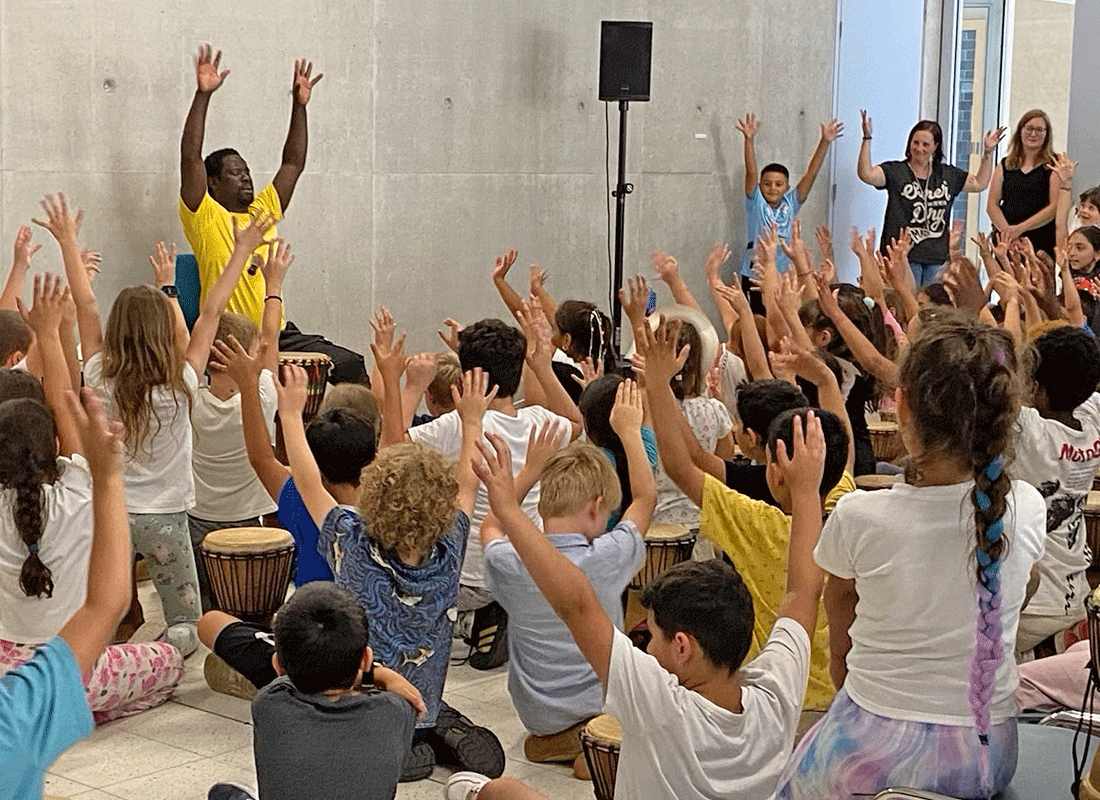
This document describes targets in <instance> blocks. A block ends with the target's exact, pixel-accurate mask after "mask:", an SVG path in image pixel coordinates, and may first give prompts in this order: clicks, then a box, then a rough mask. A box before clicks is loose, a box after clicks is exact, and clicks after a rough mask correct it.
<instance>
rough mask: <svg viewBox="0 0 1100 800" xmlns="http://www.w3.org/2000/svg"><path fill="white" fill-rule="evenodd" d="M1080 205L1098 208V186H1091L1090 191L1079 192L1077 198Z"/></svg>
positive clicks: (1099, 197) (1099, 200) (1099, 198)
mask: <svg viewBox="0 0 1100 800" xmlns="http://www.w3.org/2000/svg"><path fill="white" fill-rule="evenodd" d="M1079 200H1080V202H1082V203H1089V204H1091V205H1093V206H1095V207H1096V208H1100V186H1093V187H1092V188H1091V189H1085V191H1083V192H1081V197H1080V198H1079Z"/></svg>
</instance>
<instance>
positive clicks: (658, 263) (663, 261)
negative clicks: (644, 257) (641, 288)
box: [649, 250, 680, 283]
mask: <svg viewBox="0 0 1100 800" xmlns="http://www.w3.org/2000/svg"><path fill="white" fill-rule="evenodd" d="M649 260H650V261H652V262H653V272H654V274H655V275H656V276H657V278H658V279H659V280H662V281H664V282H665V283H668V282H669V281H674V280H676V279H677V278H678V277H680V265H679V263H677V261H676V259H675V258H673V257H672V256H670V255H669V254H668V253H664V252H662V251H660V250H654V251H653V252H652V253H650V254H649Z"/></svg>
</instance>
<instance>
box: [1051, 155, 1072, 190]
mask: <svg viewBox="0 0 1100 800" xmlns="http://www.w3.org/2000/svg"><path fill="white" fill-rule="evenodd" d="M1053 169H1054V173H1055V174H1056V175H1057V176H1058V180H1059V181H1061V182H1062V188H1063V189H1071V188H1073V173H1074V172H1075V171H1076V169H1077V162H1076V161H1070V160H1069V156H1068V155H1067V154H1065V153H1057V154H1056V155H1055V156H1054V167H1053Z"/></svg>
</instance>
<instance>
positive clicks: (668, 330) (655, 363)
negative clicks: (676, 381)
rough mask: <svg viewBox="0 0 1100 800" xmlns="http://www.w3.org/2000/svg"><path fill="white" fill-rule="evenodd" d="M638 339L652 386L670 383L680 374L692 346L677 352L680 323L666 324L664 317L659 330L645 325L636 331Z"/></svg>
mask: <svg viewBox="0 0 1100 800" xmlns="http://www.w3.org/2000/svg"><path fill="white" fill-rule="evenodd" d="M634 336H635V337H637V338H638V342H637V346H638V347H637V349H638V352H639V353H641V355H642V356H643V357H644V358H645V368H644V369H645V377H646V382H647V383H648V385H650V386H660V385H661V384H662V383H668V382H669V381H671V380H672V378H673V376H674V375H676V374H677V373H679V372H680V370H681V369H682V368H683V366H684V362H686V361H687V357H688V353H689V351H690V349H691V345H690V344H685V345H684V346H683V348H681V349H680V351H679V352H678V353H677V352H676V343H677V342H678V341H679V338H680V321H679V320H674V321H673V322H666V321H665V320H664V317H663V315H662V317H661V319H660V324H659V325H658V326H657V330H652V329H651V328H650V327H649V326H648V325H643V326H641V327H640V328H638V329H636V330H635V331H634Z"/></svg>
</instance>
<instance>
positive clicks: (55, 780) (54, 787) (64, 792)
mask: <svg viewBox="0 0 1100 800" xmlns="http://www.w3.org/2000/svg"><path fill="white" fill-rule="evenodd" d="M43 789H44V791H43V794H48V795H53V796H54V797H72V796H73V795H74V794H80V793H81V792H86V791H88V787H87V786H85V785H84V784H83V783H77V782H76V781H72V780H69V779H68V778H62V777H61V776H60V775H54V774H53V773H52V772H49V773H46V779H45V781H44V784H43Z"/></svg>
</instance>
